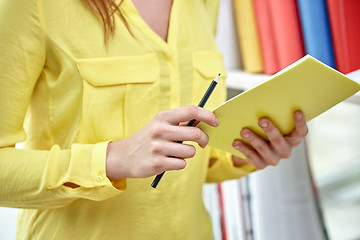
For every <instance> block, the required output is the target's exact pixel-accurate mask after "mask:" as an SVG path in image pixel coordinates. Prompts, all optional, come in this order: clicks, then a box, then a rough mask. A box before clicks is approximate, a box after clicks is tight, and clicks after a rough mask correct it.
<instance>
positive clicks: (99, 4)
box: [85, 0, 122, 42]
mask: <svg viewBox="0 0 360 240" xmlns="http://www.w3.org/2000/svg"><path fill="white" fill-rule="evenodd" d="M85 1H86V3H87V5H88V6H89V7H90V9H91V11H92V12H94V13H95V14H96V15H97V16H99V17H100V18H101V20H102V22H103V25H104V37H105V42H107V40H108V39H109V37H110V36H111V35H112V34H113V33H114V32H115V18H114V13H115V12H116V11H119V12H120V10H119V6H120V4H121V2H122V1H120V3H119V4H116V3H115V2H114V0H85Z"/></svg>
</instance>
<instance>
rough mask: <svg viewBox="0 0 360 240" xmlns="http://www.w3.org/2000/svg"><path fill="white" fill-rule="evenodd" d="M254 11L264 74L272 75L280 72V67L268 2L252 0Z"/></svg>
mask: <svg viewBox="0 0 360 240" xmlns="http://www.w3.org/2000/svg"><path fill="white" fill-rule="evenodd" d="M254 9H255V17H256V26H257V29H258V32H259V40H260V47H261V55H262V60H263V64H264V73H265V74H274V73H276V72H278V71H280V65H279V60H278V56H277V51H276V44H275V36H274V30H273V26H272V21H271V13H270V6H269V2H268V1H264V0H254Z"/></svg>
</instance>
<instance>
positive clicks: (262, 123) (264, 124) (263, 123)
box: [260, 121, 269, 128]
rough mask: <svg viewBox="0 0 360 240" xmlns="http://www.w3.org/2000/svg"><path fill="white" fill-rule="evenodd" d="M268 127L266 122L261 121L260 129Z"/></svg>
mask: <svg viewBox="0 0 360 240" xmlns="http://www.w3.org/2000/svg"><path fill="white" fill-rule="evenodd" d="M268 126H269V124H268V123H267V122H266V121H263V122H261V123H260V127H262V128H267V127H268Z"/></svg>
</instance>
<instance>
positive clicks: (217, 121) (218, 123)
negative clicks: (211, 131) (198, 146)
mask: <svg viewBox="0 0 360 240" xmlns="http://www.w3.org/2000/svg"><path fill="white" fill-rule="evenodd" d="M215 119H216V122H215V124H216V126H219V125H220V122H219V119H217V118H215Z"/></svg>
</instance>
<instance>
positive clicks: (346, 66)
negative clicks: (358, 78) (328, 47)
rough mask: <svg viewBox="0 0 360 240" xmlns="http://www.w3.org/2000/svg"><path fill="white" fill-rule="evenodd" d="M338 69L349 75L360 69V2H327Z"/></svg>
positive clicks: (347, 0) (349, 0) (345, 0)
mask: <svg viewBox="0 0 360 240" xmlns="http://www.w3.org/2000/svg"><path fill="white" fill-rule="evenodd" d="M327 3H328V10H329V18H330V26H331V32H332V38H333V41H334V42H333V44H334V51H335V62H336V67H337V69H338V70H339V71H340V72H342V73H344V74H347V73H349V72H352V71H354V70H357V69H359V68H360V57H359V56H360V44H359V42H360V31H359V24H360V14H359V12H360V1H358V0H327Z"/></svg>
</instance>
